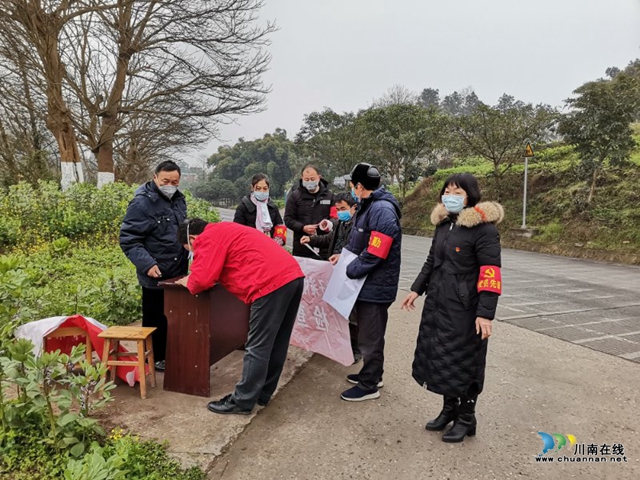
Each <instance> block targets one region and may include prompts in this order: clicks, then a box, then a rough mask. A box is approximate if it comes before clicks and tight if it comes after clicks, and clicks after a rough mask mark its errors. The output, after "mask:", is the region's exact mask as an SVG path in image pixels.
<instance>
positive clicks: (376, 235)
mask: <svg viewBox="0 0 640 480" xmlns="http://www.w3.org/2000/svg"><path fill="white" fill-rule="evenodd" d="M392 244H393V238H391V237H390V236H389V235H385V234H384V233H380V232H371V236H370V237H369V248H367V252H369V253H370V254H371V255H375V256H376V257H378V258H382V259H383V260H384V259H386V258H387V257H388V256H389V251H390V250H391V245H392Z"/></svg>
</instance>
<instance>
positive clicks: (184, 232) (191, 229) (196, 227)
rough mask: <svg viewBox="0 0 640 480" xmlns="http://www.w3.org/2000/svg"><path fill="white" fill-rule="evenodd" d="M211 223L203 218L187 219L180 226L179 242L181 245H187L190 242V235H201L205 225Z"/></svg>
mask: <svg viewBox="0 0 640 480" xmlns="http://www.w3.org/2000/svg"><path fill="white" fill-rule="evenodd" d="M207 225H209V222H207V221H206V220H202V219H201V218H192V219H191V220H185V221H184V222H182V223H181V224H180V226H179V227H178V243H179V244H180V245H187V244H188V243H189V242H188V241H187V239H188V238H189V236H190V235H200V234H201V233H202V232H204V229H205V227H206V226H207Z"/></svg>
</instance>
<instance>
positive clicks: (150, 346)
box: [146, 335, 156, 388]
mask: <svg viewBox="0 0 640 480" xmlns="http://www.w3.org/2000/svg"><path fill="white" fill-rule="evenodd" d="M146 344H147V352H148V353H147V361H148V363H149V374H150V375H151V387H152V388H155V387H156V360H155V357H154V356H153V342H152V341H151V335H149V336H148V337H147V339H146Z"/></svg>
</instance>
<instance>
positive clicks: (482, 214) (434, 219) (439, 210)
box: [431, 202, 504, 228]
mask: <svg viewBox="0 0 640 480" xmlns="http://www.w3.org/2000/svg"><path fill="white" fill-rule="evenodd" d="M448 216H449V212H448V211H447V209H446V208H444V205H442V204H441V203H439V204H438V205H436V208H434V209H433V211H432V212H431V223H433V224H434V225H436V226H437V225H440V223H442V221H443V220H444V219H445V218H447V217H448ZM503 219H504V209H503V208H502V205H500V204H499V203H497V202H480V203H479V204H477V205H476V206H475V207H471V208H465V209H464V210H462V212H460V214H459V215H458V220H457V223H458V225H460V226H462V227H467V228H473V227H477V226H478V225H480V224H481V223H495V224H496V225H497V224H498V223H500V222H501V221H502V220H503Z"/></svg>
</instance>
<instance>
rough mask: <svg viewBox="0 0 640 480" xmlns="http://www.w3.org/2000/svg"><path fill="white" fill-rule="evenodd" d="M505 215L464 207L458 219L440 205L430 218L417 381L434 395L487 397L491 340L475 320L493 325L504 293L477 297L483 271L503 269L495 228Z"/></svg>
mask: <svg viewBox="0 0 640 480" xmlns="http://www.w3.org/2000/svg"><path fill="white" fill-rule="evenodd" d="M503 216H504V213H503V209H502V207H501V206H500V205H499V204H497V203H493V202H483V203H480V204H478V205H476V206H475V207H470V208H465V209H464V210H463V211H462V212H461V213H460V214H459V215H449V214H448V212H447V211H446V209H445V208H444V207H443V206H442V205H438V206H437V207H436V208H435V209H434V211H433V213H432V214H431V221H432V222H433V224H434V225H436V232H435V235H434V238H433V243H432V245H431V250H430V251H429V256H428V258H427V261H426V262H425V264H424V266H423V267H422V270H421V272H420V274H419V275H418V277H417V278H416V280H415V282H414V283H413V285H412V287H411V290H412V291H414V292H417V293H419V294H420V295H422V294H423V293H425V292H426V293H427V298H426V300H425V303H424V309H423V311H422V320H421V322H420V330H419V333H418V342H417V346H416V352H415V357H414V361H413V378H414V379H415V380H416V382H418V384H419V385H420V386H423V387H425V388H427V389H428V390H430V391H432V392H435V393H438V394H441V395H446V396H452V397H462V396H469V397H473V396H475V395H478V394H479V393H480V392H482V388H483V385H484V371H485V364H486V356H487V345H488V340H481V337H480V335H479V334H477V333H476V327H475V321H476V318H477V317H484V318H487V319H489V320H493V318H494V317H495V312H496V307H497V304H498V297H499V293H497V292H489V291H484V290H483V291H480V292H478V280H479V275H480V270H481V267H482V266H485V268H486V266H492V267H494V270H496V269H495V267H498V269H497V270H499V268H500V267H501V266H502V265H501V259H500V235H499V233H498V229H497V228H496V224H497V223H499V222H500V221H502V218H503ZM500 287H501V285H500Z"/></svg>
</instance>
